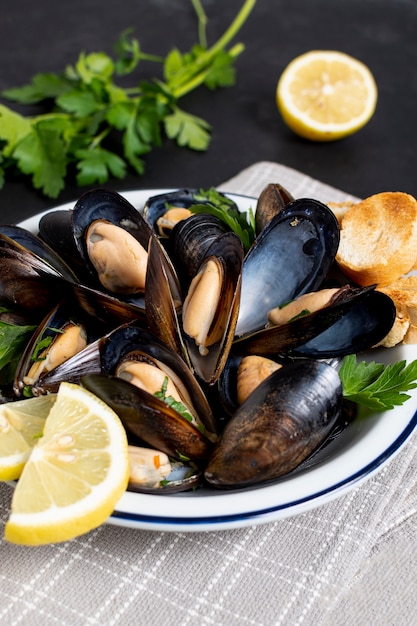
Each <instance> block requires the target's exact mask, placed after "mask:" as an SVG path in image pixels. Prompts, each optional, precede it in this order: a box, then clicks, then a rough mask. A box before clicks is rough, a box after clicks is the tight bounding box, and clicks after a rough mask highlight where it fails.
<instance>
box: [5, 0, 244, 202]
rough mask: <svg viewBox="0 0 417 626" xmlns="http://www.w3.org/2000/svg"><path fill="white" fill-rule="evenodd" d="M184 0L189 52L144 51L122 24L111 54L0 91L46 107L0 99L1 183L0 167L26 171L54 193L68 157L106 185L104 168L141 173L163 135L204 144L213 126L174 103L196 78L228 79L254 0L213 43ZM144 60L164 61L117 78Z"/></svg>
mask: <svg viewBox="0 0 417 626" xmlns="http://www.w3.org/2000/svg"><path fill="white" fill-rule="evenodd" d="M191 2H192V5H193V8H194V10H195V13H196V16H197V20H198V37H199V40H198V43H196V44H195V45H194V46H192V48H191V49H190V50H189V51H188V52H186V53H181V52H180V51H179V50H178V49H177V48H174V49H172V50H171V51H170V52H169V53H168V54H167V56H166V57H165V58H163V57H160V56H156V55H152V54H147V53H145V52H142V50H141V48H140V44H139V41H138V40H137V39H135V38H133V37H131V36H130V31H125V32H124V33H122V35H121V36H120V39H119V40H118V41H117V43H116V46H115V55H114V57H111V56H109V55H107V54H105V53H104V52H92V53H90V54H85V53H84V52H82V53H81V54H80V55H79V57H78V60H77V61H76V63H75V65H70V66H68V67H67V68H66V69H65V70H64V71H63V72H62V73H60V74H56V73H40V74H36V75H35V76H34V77H33V78H32V81H31V82H30V83H29V84H27V85H24V86H22V87H17V88H14V89H7V90H5V91H3V93H2V96H3V97H4V98H6V99H8V100H10V101H14V102H17V103H19V104H23V105H26V104H35V103H42V104H43V105H44V106H45V108H46V112H45V113H43V114H40V115H35V116H24V115H21V114H20V113H19V112H17V111H14V110H12V109H11V108H9V107H7V106H5V105H3V104H0V188H1V187H2V186H3V185H4V181H5V173H6V170H7V169H10V170H12V169H17V170H19V171H20V172H21V173H23V174H25V175H28V176H30V177H31V179H32V184H33V187H34V188H35V189H40V190H41V191H42V193H44V194H45V195H46V196H49V197H52V198H56V197H57V196H58V195H59V193H60V191H61V190H62V189H63V187H64V185H65V178H66V175H67V170H68V167H69V165H72V164H75V166H76V170H77V175H76V182H77V184H78V185H93V184H97V183H98V184H103V183H105V182H106V181H107V180H108V179H109V177H110V176H113V177H115V178H123V177H124V176H125V174H126V170H127V168H128V167H130V168H132V169H133V170H134V171H135V172H136V173H137V174H138V175H141V174H143V172H144V169H145V162H144V160H143V156H144V155H145V154H146V153H148V152H149V151H150V150H151V149H152V148H153V147H155V146H159V145H161V143H162V134H165V135H166V136H167V137H168V138H169V139H172V140H174V141H175V142H176V143H177V144H178V145H179V146H183V147H187V148H190V149H192V150H199V151H203V150H206V149H207V147H208V145H209V142H210V130H211V128H210V125H209V124H208V123H207V122H206V121H205V120H203V119H201V118H199V117H197V116H195V115H192V114H191V113H188V112H186V111H184V110H183V109H182V108H180V107H179V104H178V103H179V101H180V99H181V98H182V97H184V96H185V95H186V94H188V93H189V92H191V91H193V90H194V89H196V88H198V87H200V86H202V85H204V86H206V87H207V88H208V89H210V90H215V89H217V88H221V87H229V86H232V85H233V84H234V83H235V68H234V67H233V63H234V61H235V60H236V58H237V57H238V56H239V55H240V54H241V53H242V52H243V50H244V46H243V44H241V43H237V44H235V45H233V46H232V47H229V44H230V42H231V40H232V39H233V38H234V37H235V36H236V34H237V33H238V31H239V30H240V28H241V27H242V26H243V24H244V22H245V21H246V19H247V18H248V16H249V14H250V12H251V11H252V9H253V7H254V5H255V3H256V0H244V2H243V5H242V7H241V9H240V11H239V12H238V14H237V15H236V17H235V18H234V20H233V21H232V23H231V24H230V25H229V27H228V28H227V29H226V31H225V32H224V33H223V35H222V36H221V37H220V38H219V39H218V40H217V41H216V42H215V43H214V44H213V45H212V46H211V47H207V43H206V32H205V27H206V23H207V17H206V14H205V12H204V9H203V7H202V4H201V1H200V0H191ZM141 61H147V62H151V63H157V64H159V65H161V66H162V78H154V79H152V80H140V79H139V80H138V79H137V78H136V79H135V86H134V87H132V88H124V87H121V86H120V85H118V84H117V82H116V80H117V78H118V77H121V76H126V75H129V74H132V73H133V72H134V71H135V70H136V68H137V67H138V65H139V63H140V62H141ZM110 133H111V134H112V136H114V135H117V134H120V135H121V148H120V154H118V153H116V152H115V151H114V150H112V149H111V148H110V144H106V139H107V137H108V136H109V134H110ZM112 145H114V143H112Z"/></svg>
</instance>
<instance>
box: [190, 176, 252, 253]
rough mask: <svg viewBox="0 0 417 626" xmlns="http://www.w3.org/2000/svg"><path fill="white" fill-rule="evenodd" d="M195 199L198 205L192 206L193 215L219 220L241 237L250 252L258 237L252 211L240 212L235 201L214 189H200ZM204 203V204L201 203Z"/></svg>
mask: <svg viewBox="0 0 417 626" xmlns="http://www.w3.org/2000/svg"><path fill="white" fill-rule="evenodd" d="M194 199H195V201H196V204H194V205H192V206H190V211H191V212H192V213H208V214H210V215H214V216H215V217H217V218H219V219H220V220H221V221H222V222H224V223H225V224H226V225H227V226H228V227H229V228H230V230H232V231H233V232H235V233H236V234H237V235H238V236H239V237H240V239H241V240H242V243H243V246H244V248H245V250H246V251H247V250H249V248H250V247H251V245H252V243H253V242H254V240H255V236H256V230H255V216H254V212H253V210H252V209H249V211H248V212H246V211H239V210H238V209H237V208H236V205H235V203H234V202H233V200H231V199H230V198H227V197H226V196H224V195H222V194H220V193H219V192H217V191H216V190H215V189H214V188H210V189H207V190H203V189H200V190H199V193H198V194H196V195H195V196H194ZM202 201H204V204H202V203H201V202H202ZM199 202H200V203H201V204H200V203H199Z"/></svg>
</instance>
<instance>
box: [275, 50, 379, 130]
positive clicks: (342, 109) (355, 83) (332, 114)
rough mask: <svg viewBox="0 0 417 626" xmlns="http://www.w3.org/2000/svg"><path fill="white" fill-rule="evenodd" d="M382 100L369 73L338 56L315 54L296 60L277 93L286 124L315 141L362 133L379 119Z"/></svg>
mask: <svg viewBox="0 0 417 626" xmlns="http://www.w3.org/2000/svg"><path fill="white" fill-rule="evenodd" d="M377 98H378V90H377V86H376V83H375V79H374V77H373V75H372V73H371V71H370V70H369V68H368V67H367V66H366V65H364V64H363V63H362V62H361V61H358V60H357V59H354V58H353V57H351V56H349V55H348V54H345V53H343V52H337V51H333V50H312V51H310V52H306V53H305V54H302V55H300V56H298V57H296V58H295V59H294V60H293V61H291V63H289V65H288V66H287V67H286V68H285V70H284V71H283V73H282V75H281V77H280V79H279V81H278V85H277V90H276V99H277V105H278V109H279V111H280V113H281V115H282V118H283V120H284V122H285V123H286V124H287V126H289V128H291V129H292V130H293V131H294V132H295V133H296V134H297V135H300V136H301V137H304V138H306V139H310V140H313V141H333V140H335V139H341V138H342V137H346V136H347V135H351V134H352V133H354V132H356V131H358V130H359V129H360V128H362V127H363V126H364V125H365V124H366V123H367V122H368V121H369V120H370V119H371V117H372V115H373V114H374V111H375V107H376V103H377Z"/></svg>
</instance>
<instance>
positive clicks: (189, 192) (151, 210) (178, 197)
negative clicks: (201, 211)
mask: <svg viewBox="0 0 417 626" xmlns="http://www.w3.org/2000/svg"><path fill="white" fill-rule="evenodd" d="M196 193H197V189H185V188H183V189H176V190H174V191H168V192H166V193H160V194H157V195H155V196H151V197H150V198H148V199H147V201H146V202H145V205H144V207H143V209H142V215H143V217H144V219H145V220H146V222H147V223H148V224H149V225H150V226H151V227H152V228H153V229H154V230H155V231H156V228H155V225H156V222H157V221H158V220H159V218H160V217H162V216H163V215H164V214H165V213H166V211H167V210H168V208H169V206H176V207H184V208H188V207H190V206H191V205H193V204H195V203H196V200H194V196H195V194H196Z"/></svg>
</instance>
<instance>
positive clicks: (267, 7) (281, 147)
mask: <svg viewBox="0 0 417 626" xmlns="http://www.w3.org/2000/svg"><path fill="white" fill-rule="evenodd" d="M242 2H243V0H205V1H204V7H205V10H206V12H207V15H208V17H209V25H208V30H207V33H208V40H209V43H213V42H214V40H215V39H216V38H217V37H218V36H219V35H220V34H221V33H222V32H223V31H224V30H225V29H226V27H227V26H228V25H229V23H230V22H231V20H232V18H233V17H234V15H235V14H236V13H237V11H238V9H239V8H240V6H241V4H242ZM196 25H197V22H196V18H195V14H194V10H193V8H192V5H191V2H190V0H134V1H133V0H117V1H116V0H112V1H111V0H71V2H67V1H66V0H38V1H37V2H33V1H32V0H13V2H11V3H7V8H6V9H3V12H2V16H1V20H0V59H1V61H0V90H1V89H5V88H10V87H14V86H18V85H21V84H24V83H26V82H28V81H29V80H30V79H31V77H32V76H33V74H35V73H37V72H46V71H53V72H60V71H61V70H63V68H64V67H65V66H66V65H67V64H73V63H74V62H75V61H76V59H77V57H78V55H79V53H80V52H81V51H82V50H83V51H85V52H87V53H88V52H93V51H101V50H103V51H105V52H107V53H111V52H112V46H113V44H114V43H115V41H116V40H117V39H118V38H119V35H120V34H121V32H122V31H123V30H125V29H126V28H128V27H132V28H133V30H134V33H133V34H134V35H135V36H136V37H137V38H138V39H139V41H140V43H141V47H142V49H143V50H144V51H146V52H149V53H154V54H160V55H165V54H167V53H168V52H169V50H170V49H171V48H172V47H174V46H177V47H179V48H180V49H181V50H182V51H186V50H188V49H189V48H190V47H191V45H192V44H194V43H196V42H197V30H196ZM416 30H417V2H416V1H415V0H343V1H339V0H291V1H289V0H258V1H257V4H256V6H255V9H254V11H253V13H252V14H251V16H250V17H249V20H248V22H247V23H246V24H245V26H244V27H243V29H242V30H241V32H240V33H239V35H238V37H237V39H236V41H242V42H244V44H245V46H246V49H245V52H244V53H243V55H242V56H241V57H240V58H239V59H238V62H237V66H236V67H237V84H236V85H235V86H234V87H232V88H228V89H221V90H218V91H215V92H209V91H208V90H207V89H205V88H200V89H199V90H198V91H196V92H194V93H192V94H191V95H189V96H187V97H186V98H185V99H183V100H182V101H181V103H182V106H183V108H185V109H186V110H188V111H190V112H192V113H194V114H196V115H198V116H200V117H202V118H204V119H206V120H207V121H208V122H209V123H210V124H211V125H212V128H213V135H212V142H211V144H210V147H209V149H208V151H207V152H205V153H196V152H192V151H188V150H186V149H181V148H178V147H177V146H176V145H174V144H172V143H170V142H168V141H166V142H164V144H163V145H162V146H161V147H160V148H158V149H155V150H154V151H153V152H152V153H150V154H149V155H147V156H146V157H145V158H146V172H145V175H144V176H142V177H140V178H139V177H138V176H137V175H136V174H134V173H132V172H130V173H129V175H128V176H127V177H126V178H125V179H123V180H111V181H109V183H108V186H109V187H111V188H113V189H117V190H124V189H126V190H127V189H137V188H148V187H167V186H168V187H179V186H195V187H199V186H203V187H204V186H205V187H207V186H210V185H218V184H219V183H221V182H222V181H223V180H226V179H228V178H230V177H231V176H234V175H235V174H237V173H238V172H239V171H240V170H241V169H242V168H244V167H247V166H249V165H251V164H252V163H254V162H256V161H261V160H262V161H263V160H269V161H277V162H280V163H283V164H285V165H288V166H290V167H294V168H296V169H299V170H301V171H303V172H305V173H307V174H309V175H310V176H313V177H315V178H318V179H320V180H321V181H323V182H326V183H328V184H330V185H333V186H335V187H338V188H340V189H343V190H345V191H348V192H349V193H352V194H354V195H357V196H362V197H364V196H367V195H371V194H373V193H377V192H380V191H406V192H408V193H411V194H413V195H417V156H416V154H417V148H416V140H417V107H416V100H417V70H416V68H417V44H416ZM318 48H320V49H336V50H341V51H344V52H347V53H349V54H351V55H353V56H355V57H357V58H358V59H360V60H362V61H363V62H364V63H366V64H367V65H368V66H369V67H370V69H371V70H372V72H373V74H374V76H375V79H376V81H377V84H378V88H379V101H378V106H377V110H376V113H375V115H374V117H373V118H372V120H371V121H370V123H369V124H368V125H367V126H366V127H365V128H364V129H362V130H361V131H359V132H358V133H357V134H355V135H353V136H351V137H348V138H346V139H343V140H340V141H338V142H333V143H326V144H319V143H310V142H308V141H304V140H302V139H300V138H297V137H296V136H295V135H293V134H292V133H291V132H290V131H289V130H288V129H287V128H286V127H285V125H284V124H283V122H282V120H281V118H280V116H279V114H278V112H277V109H276V105H275V88H276V83H277V80H278V78H279V76H280V74H281V72H282V70H283V69H284V67H285V66H286V65H287V64H288V62H289V61H290V60H291V59H293V58H294V57H295V56H297V55H298V54H301V53H303V52H305V51H307V50H310V49H318ZM140 69H142V72H141V73H139V70H140ZM137 72H138V73H137V74H135V79H133V77H132V78H131V80H132V84H134V83H135V82H136V80H139V79H141V78H151V77H152V76H155V75H159V74H158V72H159V67H158V66H154V65H149V64H143V66H142V65H140V66H139V68H138V70H137ZM3 102H4V103H5V104H9V105H10V103H7V102H6V101H3ZM12 106H16V105H12ZM275 182H279V181H275ZM82 191H83V189H82V188H79V187H76V185H75V184H74V182H73V181H71V180H69V181H68V184H67V186H66V188H65V190H64V191H63V192H62V193H61V194H60V196H59V198H58V199H57V200H53V199H50V198H45V197H43V196H42V195H41V194H40V193H39V192H36V191H35V190H33V189H32V187H31V185H30V181H29V180H28V179H27V178H25V177H19V176H17V177H15V178H9V179H8V180H7V181H6V184H5V186H4V188H3V189H2V190H0V221H2V222H15V221H18V220H20V219H23V218H25V217H28V216H30V215H32V214H35V213H37V212H39V211H40V210H43V209H46V208H49V207H51V206H54V205H56V204H58V203H61V202H64V201H69V200H73V199H75V198H77V197H78V196H79V195H80V194H81V192H82Z"/></svg>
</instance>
